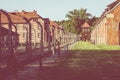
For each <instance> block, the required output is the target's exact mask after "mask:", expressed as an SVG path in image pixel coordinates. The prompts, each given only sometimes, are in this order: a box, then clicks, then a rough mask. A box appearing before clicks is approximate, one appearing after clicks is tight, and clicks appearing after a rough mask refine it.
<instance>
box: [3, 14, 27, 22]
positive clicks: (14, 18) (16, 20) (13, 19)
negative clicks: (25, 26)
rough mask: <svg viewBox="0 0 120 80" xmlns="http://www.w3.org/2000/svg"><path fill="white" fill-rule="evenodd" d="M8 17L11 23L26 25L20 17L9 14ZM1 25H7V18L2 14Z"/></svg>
mask: <svg viewBox="0 0 120 80" xmlns="http://www.w3.org/2000/svg"><path fill="white" fill-rule="evenodd" d="M8 15H9V16H10V18H11V21H12V23H15V24H17V23H26V21H25V20H24V19H23V18H22V17H20V16H17V15H14V14H11V13H8ZM1 23H9V20H8V18H7V16H6V15H5V14H3V13H1Z"/></svg>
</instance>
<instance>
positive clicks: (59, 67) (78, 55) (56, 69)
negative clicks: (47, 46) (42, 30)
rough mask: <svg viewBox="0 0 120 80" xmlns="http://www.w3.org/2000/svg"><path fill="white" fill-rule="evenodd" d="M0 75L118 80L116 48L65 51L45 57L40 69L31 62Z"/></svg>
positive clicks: (119, 62) (119, 68) (38, 79)
mask: <svg viewBox="0 0 120 80" xmlns="http://www.w3.org/2000/svg"><path fill="white" fill-rule="evenodd" d="M2 75H3V76H0V77H1V78H0V80H120V51H69V52H67V53H65V54H63V55H62V56H61V57H49V58H46V59H45V60H44V61H43V67H42V68H39V62H38V61H34V62H33V63H31V64H28V65H26V66H24V67H23V68H21V69H19V70H18V71H17V74H16V75H15V74H13V73H12V72H11V71H8V72H6V73H4V74H2ZM6 76H7V77H6ZM16 77H17V79H16Z"/></svg>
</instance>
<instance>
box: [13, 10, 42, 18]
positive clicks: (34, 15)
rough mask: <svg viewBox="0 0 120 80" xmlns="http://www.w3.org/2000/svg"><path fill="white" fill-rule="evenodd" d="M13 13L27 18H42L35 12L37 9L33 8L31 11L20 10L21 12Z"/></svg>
mask: <svg viewBox="0 0 120 80" xmlns="http://www.w3.org/2000/svg"><path fill="white" fill-rule="evenodd" d="M13 14H16V15H19V16H21V17H25V18H27V19H28V20H30V19H34V18H41V19H43V18H42V17H41V16H39V15H38V14H37V11H35V10H34V11H33V12H26V11H24V10H22V12H13Z"/></svg>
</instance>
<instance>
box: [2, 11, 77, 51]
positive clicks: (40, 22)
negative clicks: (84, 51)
mask: <svg viewBox="0 0 120 80" xmlns="http://www.w3.org/2000/svg"><path fill="white" fill-rule="evenodd" d="M4 12H5V11H4ZM4 12H2V10H1V12H0V26H1V31H0V36H1V45H2V44H4V45H3V46H4V47H7V42H9V41H8V38H7V37H8V35H7V34H9V33H8V32H9V31H7V30H9V26H10V24H9V23H11V26H12V35H13V36H12V41H13V43H15V44H18V46H19V48H23V47H26V49H32V48H36V47H39V46H40V44H42V46H43V47H47V46H48V45H49V44H50V45H52V42H55V41H56V40H57V41H60V43H61V45H62V44H63V45H65V43H67V42H69V41H74V38H75V37H76V36H75V35H74V36H72V38H71V35H72V34H71V33H69V32H65V31H64V30H63V26H60V25H58V24H57V23H55V22H53V21H51V20H49V18H42V17H41V16H40V15H39V14H38V13H37V11H35V10H33V11H32V12H27V11H24V10H23V11H21V12H18V11H15V12H6V13H7V15H8V16H9V18H10V20H8V19H9V18H8V17H7V16H6V14H5V13H4ZM4 31H6V35H5V32H4ZM68 37H69V38H68ZM49 42H51V43H49ZM5 44H6V45H5ZM30 45H32V46H30ZM13 46H14V45H13ZM0 47H1V46H0Z"/></svg>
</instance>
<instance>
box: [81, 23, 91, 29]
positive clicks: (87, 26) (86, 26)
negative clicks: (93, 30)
mask: <svg viewBox="0 0 120 80" xmlns="http://www.w3.org/2000/svg"><path fill="white" fill-rule="evenodd" d="M89 27H90V25H89V24H88V23H87V22H85V23H84V24H83V25H82V28H89Z"/></svg>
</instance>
